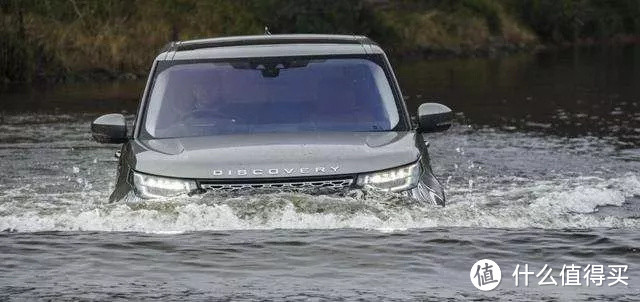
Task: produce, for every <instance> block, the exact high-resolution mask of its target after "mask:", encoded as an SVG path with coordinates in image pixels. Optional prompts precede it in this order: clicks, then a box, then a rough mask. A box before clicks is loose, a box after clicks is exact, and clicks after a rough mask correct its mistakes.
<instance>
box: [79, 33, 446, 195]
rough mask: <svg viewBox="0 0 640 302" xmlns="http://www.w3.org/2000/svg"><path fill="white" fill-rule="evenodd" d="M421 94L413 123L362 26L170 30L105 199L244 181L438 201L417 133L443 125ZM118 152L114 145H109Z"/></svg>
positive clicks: (213, 188)
mask: <svg viewBox="0 0 640 302" xmlns="http://www.w3.org/2000/svg"><path fill="white" fill-rule="evenodd" d="M451 120H452V112H451V110H450V109H449V108H448V107H446V106H444V105H440V104H436V103H424V104H422V105H420V107H419V108H418V119H417V125H415V126H414V125H413V124H412V122H411V118H410V115H409V113H408V111H407V108H406V105H405V102H404V100H403V97H402V93H401V91H400V87H399V86H398V83H397V81H396V78H395V76H394V73H393V71H392V69H391V65H390V64H389V61H388V59H387V57H386V55H385V53H384V52H383V51H382V49H381V48H380V47H379V46H378V45H377V44H376V43H375V42H373V41H371V40H370V39H368V38H367V37H363V36H347V35H265V36H239V37H224V38H214V39H202V40H191V41H181V42H172V43H170V44H169V45H167V46H166V47H165V48H164V49H163V50H162V52H161V53H160V54H159V55H158V56H157V57H156V59H155V60H154V62H153V66H152V68H151V73H150V76H149V78H148V81H147V85H146V88H145V90H144V93H143V96H142V100H141V103H140V106H139V109H138V113H137V115H136V119H135V122H134V125H133V129H132V131H128V129H127V124H126V122H125V118H124V116H123V115H121V114H107V115H103V116H101V117H99V118H98V119H96V120H95V121H94V122H93V123H92V124H91V130H92V134H93V137H94V139H95V140H96V141H98V142H101V143H113V144H123V146H122V148H121V150H120V152H119V155H118V156H119V163H118V172H117V174H118V175H117V183H116V187H115V190H114V192H113V193H112V194H111V197H110V201H118V200H123V199H124V198H126V197H129V196H137V197H139V198H145V199H148V198H161V197H169V196H176V195H182V194H188V195H191V194H199V193H205V192H214V193H216V194H222V193H223V192H242V191H245V190H249V191H253V190H257V191H263V190H278V191H281V190H285V191H289V190H304V191H309V192H321V193H323V194H324V192H347V191H350V190H353V189H360V190H361V191H362V192H365V193H366V192H368V191H371V190H381V191H388V192H397V193H401V194H403V195H406V196H408V197H411V198H413V199H415V200H418V201H420V202H426V203H433V204H438V205H444V203H445V197H444V190H443V188H442V185H441V184H440V182H439V181H438V180H437V179H436V177H435V176H434V175H433V173H432V171H431V167H430V164H429V155H428V153H427V147H428V143H427V142H426V141H425V140H424V139H423V135H422V134H423V133H426V132H438V131H443V130H446V129H448V128H449V127H450V126H451ZM117 154H118V153H117Z"/></svg>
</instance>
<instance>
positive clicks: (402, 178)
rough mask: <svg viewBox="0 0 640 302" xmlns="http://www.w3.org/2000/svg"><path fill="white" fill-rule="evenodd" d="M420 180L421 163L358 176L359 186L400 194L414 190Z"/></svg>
mask: <svg viewBox="0 0 640 302" xmlns="http://www.w3.org/2000/svg"><path fill="white" fill-rule="evenodd" d="M419 179H420V163H419V162H416V163H414V164H411V165H408V166H403V167H400V168H394V169H389V170H384V171H378V172H373V173H368V174H362V175H360V176H358V185H359V186H361V187H364V188H374V189H378V190H383V191H391V192H400V191H405V190H408V189H411V188H414V187H415V186H416V185H417V184H418V180H419Z"/></svg>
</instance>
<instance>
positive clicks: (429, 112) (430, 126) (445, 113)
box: [418, 103, 453, 133]
mask: <svg viewBox="0 0 640 302" xmlns="http://www.w3.org/2000/svg"><path fill="white" fill-rule="evenodd" d="M452 120H453V112H452V111H451V109H450V108H449V107H447V106H445V105H442V104H438V103H424V104H422V105H420V107H418V131H420V132H423V133H425V132H440V131H444V130H447V129H449V127H451V121H452Z"/></svg>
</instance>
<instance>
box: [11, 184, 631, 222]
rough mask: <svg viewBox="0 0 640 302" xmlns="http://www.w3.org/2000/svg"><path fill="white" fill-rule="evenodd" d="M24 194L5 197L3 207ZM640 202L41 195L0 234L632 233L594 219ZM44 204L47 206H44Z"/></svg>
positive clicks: (603, 189)
mask: <svg viewBox="0 0 640 302" xmlns="http://www.w3.org/2000/svg"><path fill="white" fill-rule="evenodd" d="M23 193H24V192H21V191H20V190H14V191H13V192H5V196H3V199H5V200H6V199H7V198H9V199H11V198H12V197H11V196H10V195H14V196H15V195H20V194H23ZM638 195H640V180H639V179H638V176H637V175H635V174H628V175H625V176H624V177H621V178H613V179H601V178H596V177H588V178H574V179H565V180H562V181H539V182H531V183H529V184H527V185H523V184H518V185H514V186H512V187H508V188H505V189H493V190H491V191H489V192H486V191H482V190H476V191H473V190H472V191H470V190H469V188H468V187H466V186H461V187H459V188H452V189H451V194H450V196H449V202H450V204H449V205H447V206H446V207H444V208H440V207H436V206H425V205H419V204H415V203H413V202H411V201H409V200H406V199H403V198H400V197H398V196H393V195H388V196H383V195H379V196H374V197H373V198H367V199H362V198H357V197H335V196H314V195H306V194H296V193H274V194H265V195H252V196H241V197H235V198H225V199H218V198H216V197H215V196H208V195H203V196H198V197H185V198H181V199H171V200H163V201H152V202H130V203H116V204H108V203H104V202H102V201H103V200H104V199H105V198H106V196H104V195H103V194H99V193H97V192H95V191H87V192H84V193H83V194H80V195H79V196H74V195H64V194H63V195H56V194H52V195H44V196H39V198H36V199H35V200H37V201H38V202H37V205H31V207H29V206H26V205H25V204H21V203H19V202H5V203H2V205H0V213H1V216H0V229H2V230H15V231H19V232H22V231H24V232H33V231H54V230H56V231H122V232H151V233H179V232H192V231H209V230H247V229H335V228H360V229H374V230H381V231H393V230H404V229H409V228H432V227H487V228H544V229H549V228H552V229H558V228H593V227H608V228H637V227H640V219H638V218H637V217H623V216H621V217H615V216H606V217H602V216H598V215H595V214H596V213H597V211H598V208H599V207H602V206H615V207H619V206H621V205H622V204H624V203H625V202H629V201H630V200H636V202H637V199H636V198H637V196H638ZM47 200H48V201H49V202H45V201H47Z"/></svg>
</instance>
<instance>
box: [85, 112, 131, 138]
mask: <svg viewBox="0 0 640 302" xmlns="http://www.w3.org/2000/svg"><path fill="white" fill-rule="evenodd" d="M91 135H92V136H93V139H95V140H96V141H97V142H99V143H104V144H121V143H124V142H126V141H127V124H126V123H125V120H124V116H123V115H122V114H119V113H113V114H105V115H103V116H101V117H99V118H97V119H96V120H95V121H93V123H91Z"/></svg>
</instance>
